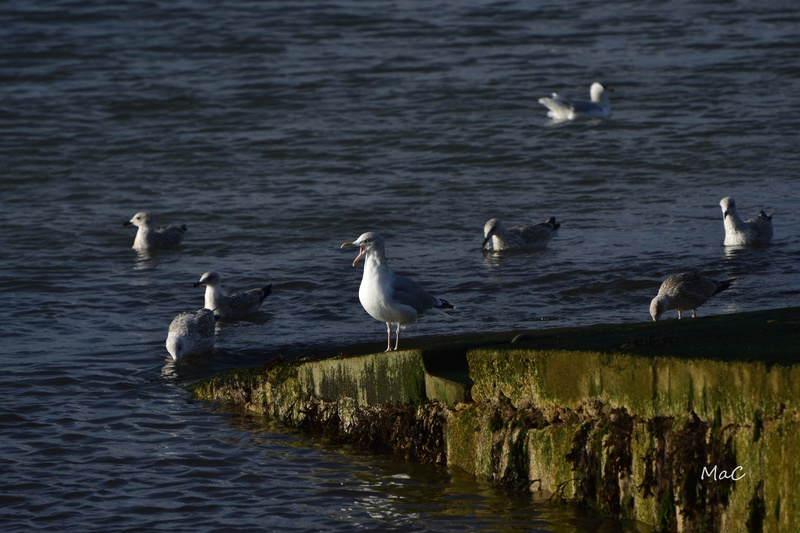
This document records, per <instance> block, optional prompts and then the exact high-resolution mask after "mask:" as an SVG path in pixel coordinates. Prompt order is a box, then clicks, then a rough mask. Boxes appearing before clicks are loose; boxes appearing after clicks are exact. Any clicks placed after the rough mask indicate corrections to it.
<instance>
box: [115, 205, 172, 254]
mask: <svg viewBox="0 0 800 533" xmlns="http://www.w3.org/2000/svg"><path fill="white" fill-rule="evenodd" d="M131 225H133V226H136V227H137V228H139V230H138V231H137V232H136V238H135V239H134V240H133V246H132V248H133V249H134V250H139V251H144V250H152V249H158V248H161V249H168V248H177V247H178V246H180V244H181V242H183V236H184V234H185V233H186V230H187V228H186V225H185V224H183V225H181V226H177V225H170V226H166V227H163V228H157V227H156V223H155V218H154V217H153V215H151V214H150V213H148V212H147V211H140V212H138V213H136V214H135V215H133V218H131V219H130V220H129V221H128V222H125V223H124V224H123V226H131Z"/></svg>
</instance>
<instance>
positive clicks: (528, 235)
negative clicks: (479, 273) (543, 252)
mask: <svg viewBox="0 0 800 533" xmlns="http://www.w3.org/2000/svg"><path fill="white" fill-rule="evenodd" d="M560 227H561V224H559V223H557V222H556V217H550V218H548V219H547V220H546V221H545V222H540V223H538V224H533V225H530V226H506V225H505V224H503V222H501V221H500V220H498V219H496V218H492V219H490V220H489V221H487V222H486V224H484V226H483V244H482V245H481V247H482V248H485V249H487V250H494V251H495V252H500V251H504V250H522V249H541V248H544V247H545V246H547V243H548V242H549V241H550V239H551V238H552V237H553V232H555V231H556V230H557V229H558V228H560Z"/></svg>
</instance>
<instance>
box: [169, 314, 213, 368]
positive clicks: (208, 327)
mask: <svg viewBox="0 0 800 533" xmlns="http://www.w3.org/2000/svg"><path fill="white" fill-rule="evenodd" d="M216 321H217V317H216V316H215V315H214V312H213V311H211V310H210V309H200V310H198V311H197V312H195V313H193V312H191V311H184V312H183V313H179V314H178V316H176V317H175V318H174V319H173V320H172V323H171V324H170V325H169V333H168V334H167V344H166V346H167V351H168V352H169V354H170V355H171V356H172V359H174V360H175V362H178V361H180V360H181V358H182V357H185V356H187V355H197V354H201V353H205V352H209V351H211V350H212V349H213V348H214V324H215V323H216Z"/></svg>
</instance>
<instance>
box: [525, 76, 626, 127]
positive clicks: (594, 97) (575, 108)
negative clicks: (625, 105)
mask: <svg viewBox="0 0 800 533" xmlns="http://www.w3.org/2000/svg"><path fill="white" fill-rule="evenodd" d="M589 92H590V94H591V100H590V101H588V100H570V99H569V98H564V97H563V96H559V95H558V94H556V93H553V96H551V97H549V98H548V97H546V96H545V97H542V98H539V103H540V104H542V105H543V106H545V107H546V108H547V109H548V111H547V116H548V117H550V118H552V119H553V120H558V121H562V120H574V119H576V118H607V117H609V116H610V115H611V102H610V101H609V99H608V91H607V90H606V88H605V87H604V86H603V84H602V83H598V82H594V83H592V86H591V87H590V88H589Z"/></svg>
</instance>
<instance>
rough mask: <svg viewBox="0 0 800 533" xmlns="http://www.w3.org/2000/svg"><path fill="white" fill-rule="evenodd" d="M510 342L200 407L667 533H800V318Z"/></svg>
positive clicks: (406, 354) (358, 362) (215, 397)
mask: <svg viewBox="0 0 800 533" xmlns="http://www.w3.org/2000/svg"><path fill="white" fill-rule="evenodd" d="M509 337H510V336H508V337H506V338H503V337H501V336H496V335H493V336H491V337H486V336H483V337H476V338H472V339H467V340H465V339H452V340H448V341H437V342H435V343H429V345H428V346H425V347H422V348H419V349H413V350H406V351H400V352H393V353H380V354H367V355H359V356H353V357H334V358H328V359H319V360H306V361H286V362H273V363H269V364H267V365H265V366H260V367H256V368H248V369H238V370H232V371H228V372H225V373H222V374H220V375H217V376H214V377H213V378H210V379H208V380H205V381H202V382H200V383H196V384H194V385H192V386H191V387H190V390H191V391H192V393H193V394H194V395H195V397H197V398H199V399H203V400H209V401H216V402H222V403H225V404H227V405H230V406H235V407H236V408H239V409H246V410H248V411H250V412H254V413H257V414H261V415H264V416H266V417H269V418H272V419H277V420H280V421H282V422H283V423H285V424H287V425H290V426H293V427H301V428H304V429H306V430H307V431H309V432H311V433H315V434H321V435H325V436H326V437H328V438H331V439H334V440H336V441H339V442H347V443H352V444H355V445H359V446H364V447H368V448H371V449H376V450H385V451H390V452H393V453H399V454H402V455H403V456H405V457H409V458H411V459H414V460H419V461H424V462H431V463H441V464H444V463H446V464H449V465H452V466H458V467H460V468H462V469H464V470H466V471H468V472H471V473H473V474H474V475H476V476H479V477H482V478H485V479H490V480H492V481H493V482H495V483H496V484H498V485H503V486H506V487H510V488H512V489H515V490H523V491H532V492H538V493H540V494H541V495H542V496H543V497H545V498H548V499H551V500H554V501H562V502H567V503H570V504H574V505H580V506H588V507H591V508H594V509H597V510H600V511H601V512H604V513H606V514H608V515H609V516H615V517H619V518H627V519H636V520H639V521H642V522H646V523H648V524H651V525H652V526H653V529H654V530H658V531H776V532H778V531H798V530H800V492H799V489H798V487H800V308H791V309H782V310H774V311H761V312H755V313H743V314H736V315H726V316H719V317H710V318H702V319H696V320H682V321H680V322H679V321H677V320H669V321H664V322H658V323H646V324H645V323H643V324H632V325H626V326H607V325H606V326H595V327H589V328H577V329H553V330H545V331H541V332H536V333H527V334H522V335H517V336H515V338H514V340H513V342H512V341H511V340H510V338H509Z"/></svg>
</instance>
